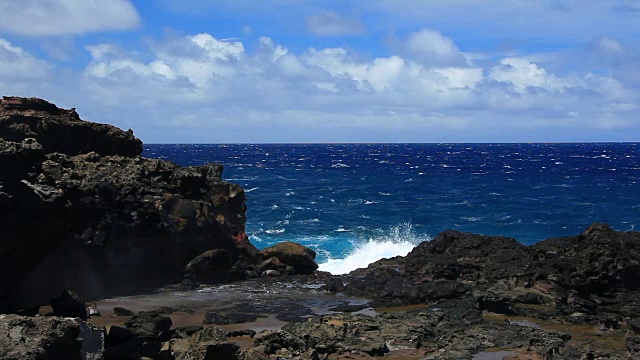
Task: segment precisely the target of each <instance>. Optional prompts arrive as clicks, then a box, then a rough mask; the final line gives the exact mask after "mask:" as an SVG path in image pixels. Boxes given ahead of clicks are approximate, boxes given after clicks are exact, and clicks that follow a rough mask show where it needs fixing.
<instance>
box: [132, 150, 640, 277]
mask: <svg viewBox="0 0 640 360" xmlns="http://www.w3.org/2000/svg"><path fill="white" fill-rule="evenodd" d="M143 156H146V157H150V158H158V159H165V160H169V161H173V162H175V163H178V164H180V165H183V166H191V165H201V164H205V163H208V162H219V163H222V164H224V166H225V170H224V174H223V177H224V179H225V180H227V181H230V182H234V183H237V184H240V185H242V186H243V187H244V189H245V191H246V193H247V194H246V195H247V207H248V210H247V234H248V235H249V238H250V240H251V241H252V243H253V244H254V245H256V246H257V247H258V248H265V247H268V246H271V245H273V244H276V243H278V242H281V241H295V242H299V243H301V244H303V245H306V246H308V247H310V248H313V249H314V250H315V251H316V252H317V254H318V257H317V261H318V263H319V264H320V269H321V270H325V271H330V272H332V273H334V274H341V273H346V272H349V271H351V270H353V269H356V268H359V267H365V266H366V265H367V264H369V263H371V262H373V261H375V260H378V259H380V258H382V257H391V256H396V255H405V254H406V253H408V252H409V251H410V250H411V249H412V248H413V247H414V246H415V245H417V244H418V243H420V242H422V241H425V240H429V239H431V238H433V237H434V236H436V235H437V234H438V233H439V232H441V231H444V230H447V229H455V230H460V231H469V232H474V233H480V234H486V235H503V236H508V237H513V238H515V239H517V240H519V241H520V242H522V243H524V244H532V243H536V242H538V241H541V240H544V239H547V238H550V237H559V236H566V235H575V234H578V233H580V232H582V231H583V230H584V229H585V228H586V227H587V226H588V225H589V224H591V223H593V222H607V223H609V224H611V225H612V226H613V227H614V228H615V229H616V230H622V231H630V230H637V229H638V227H639V225H640V144H635V143H568V144H556V143H554V144H234V145H218V144H211V145H209V144H207V145H204V144H188V145H187V144H179V145H168V144H161V145H160V144H155V145H154V144H151V145H145V150H144V153H143Z"/></svg>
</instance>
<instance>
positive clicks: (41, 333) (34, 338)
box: [0, 315, 83, 360]
mask: <svg viewBox="0 0 640 360" xmlns="http://www.w3.org/2000/svg"><path fill="white" fill-rule="evenodd" d="M80 333H81V329H80V326H79V325H78V323H77V322H75V321H74V320H73V319H64V318H56V317H25V316H19V315H0V358H1V359H7V360H39V359H70V360H73V359H78V360H80V359H81V358H83V357H82V352H81V350H82V343H81V341H80V340H78V336H79V335H80Z"/></svg>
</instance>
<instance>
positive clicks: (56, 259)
mask: <svg viewBox="0 0 640 360" xmlns="http://www.w3.org/2000/svg"><path fill="white" fill-rule="evenodd" d="M141 150H142V145H141V142H140V140H138V139H136V138H135V137H134V136H133V134H132V133H131V132H125V131H121V130H119V129H117V128H115V127H112V126H110V125H101V124H94V123H90V122H87V121H83V120H80V118H79V117H78V115H77V113H76V112H75V111H74V110H64V109H59V108H57V107H56V106H55V105H53V104H50V103H47V102H46V101H43V100H39V99H22V98H6V97H5V98H3V99H2V100H1V101H0V166H1V167H2V170H3V171H0V228H2V231H3V234H2V241H1V242H0V262H1V263H2V264H3V266H2V268H1V270H0V312H5V311H14V310H19V309H23V308H28V307H30V306H33V305H41V304H46V303H47V302H48V301H49V299H50V298H53V297H55V296H57V295H58V294H59V293H60V291H61V290H62V289H63V288H69V289H75V290H76V291H77V292H78V293H79V294H80V295H81V296H82V297H83V298H85V299H89V300H90V299H92V298H97V297H104V296H110V295H116V294H127V293H139V292H144V291H148V290H150V289H153V288H157V287H159V286H162V285H165V284H169V283H177V282H180V281H181V280H182V278H183V273H184V269H185V266H186V265H187V264H188V263H189V261H191V260H192V259H193V258H195V257H196V256H198V255H200V254H201V253H203V252H204V251H207V250H212V249H224V250H225V251H227V252H228V253H229V254H230V255H231V256H232V257H233V258H234V259H243V258H245V257H253V256H254V255H255V254H256V253H257V250H256V249H255V247H253V245H251V244H250V243H249V240H248V238H247V236H246V234H245V232H244V229H245V210H246V207H245V195H244V190H243V189H242V188H241V187H240V186H238V185H235V184H231V183H228V182H225V181H223V180H222V170H223V167H222V165H220V164H207V165H203V166H198V167H187V168H183V167H180V166H178V165H176V164H174V163H171V162H168V161H162V160H152V159H145V158H142V157H140V156H138V155H139V154H140V152H141Z"/></svg>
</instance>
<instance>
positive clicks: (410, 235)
mask: <svg viewBox="0 0 640 360" xmlns="http://www.w3.org/2000/svg"><path fill="white" fill-rule="evenodd" d="M430 239H431V238H430V237H429V236H427V235H422V236H421V235H418V234H416V233H415V232H414V231H413V227H412V226H411V224H409V223H405V224H402V225H399V226H394V227H392V228H391V229H390V230H389V232H388V233H387V234H385V235H383V236H380V237H377V238H371V239H369V240H367V241H364V242H361V243H357V244H355V247H354V249H353V250H352V251H351V253H349V254H348V255H347V256H346V257H345V258H343V259H334V258H329V259H328V260H327V261H326V262H324V263H322V264H320V269H319V270H321V271H328V272H330V273H332V274H334V275H339V274H346V273H349V272H351V271H353V270H355V269H359V268H363V267H367V266H368V265H369V264H371V263H372V262H375V261H378V260H380V259H382V258H390V257H394V256H399V255H400V256H405V255H407V254H408V253H409V252H410V251H411V250H412V249H413V248H414V247H415V246H416V245H418V244H419V243H421V242H423V241H426V240H430Z"/></svg>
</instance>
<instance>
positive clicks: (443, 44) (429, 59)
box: [403, 29, 467, 66]
mask: <svg viewBox="0 0 640 360" xmlns="http://www.w3.org/2000/svg"><path fill="white" fill-rule="evenodd" d="M403 46H404V49H405V50H406V52H407V53H408V54H409V56H411V57H413V58H414V59H416V60H417V61H420V62H421V63H423V64H427V65H434V66H443V65H444V66H464V65H466V63H467V59H466V58H465V56H464V55H462V54H461V53H460V49H458V47H457V46H456V45H455V44H454V43H453V41H452V40H451V39H449V38H448V37H446V36H444V35H442V34H441V33H439V32H437V31H434V30H431V29H423V30H420V31H417V32H414V33H412V34H410V35H409V37H408V38H407V40H406V41H405V43H404V44H403Z"/></svg>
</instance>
